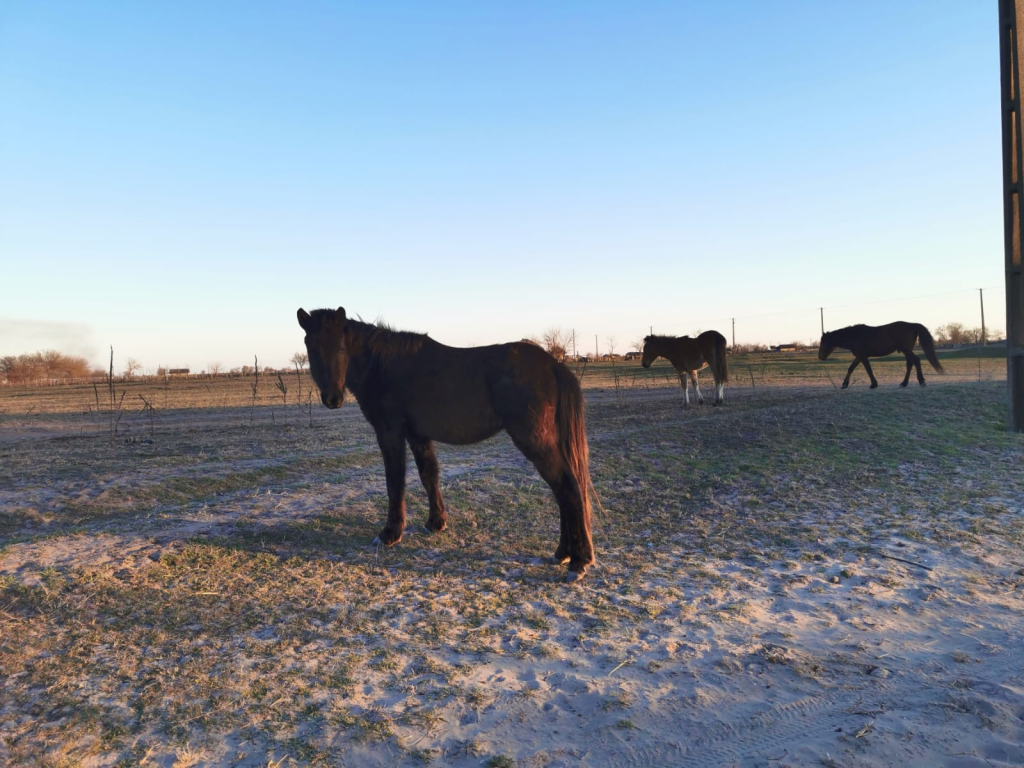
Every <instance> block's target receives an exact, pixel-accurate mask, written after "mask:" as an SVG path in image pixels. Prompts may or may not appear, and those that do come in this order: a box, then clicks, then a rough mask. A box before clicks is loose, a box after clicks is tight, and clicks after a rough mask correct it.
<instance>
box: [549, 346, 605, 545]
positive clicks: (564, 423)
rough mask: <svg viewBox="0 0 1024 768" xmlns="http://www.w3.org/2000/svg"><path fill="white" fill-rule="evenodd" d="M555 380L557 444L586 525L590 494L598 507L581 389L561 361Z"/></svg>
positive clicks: (599, 504) (598, 500)
mask: <svg viewBox="0 0 1024 768" xmlns="http://www.w3.org/2000/svg"><path fill="white" fill-rule="evenodd" d="M555 380H556V381H557V382H558V410H557V420H558V447H559V449H560V450H561V452H562V458H563V459H565V462H566V464H568V465H569V471H570V472H571V473H572V476H573V478H574V479H575V480H576V482H577V484H578V485H579V487H580V496H582V497H583V519H584V523H585V525H586V527H587V530H589V529H590V494H591V493H593V494H594V499H595V500H596V501H597V505H598V507H600V506H601V501H600V499H598V498H597V491H596V490H595V489H594V484H593V482H591V480H590V448H589V447H588V446H587V429H586V422H585V419H584V416H583V390H582V389H581V388H580V382H579V380H578V379H577V378H576V376H575V375H573V372H572V371H570V370H569V369H568V368H566V367H565V366H564V365H562V364H561V363H557V364H556V365H555Z"/></svg>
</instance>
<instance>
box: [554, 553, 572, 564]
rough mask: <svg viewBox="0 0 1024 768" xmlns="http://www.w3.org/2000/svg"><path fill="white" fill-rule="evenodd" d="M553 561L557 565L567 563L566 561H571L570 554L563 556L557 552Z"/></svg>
mask: <svg viewBox="0 0 1024 768" xmlns="http://www.w3.org/2000/svg"><path fill="white" fill-rule="evenodd" d="M551 562H552V563H554V564H555V565H565V564H566V563H568V562H569V556H568V555H565V556H564V557H563V556H559V555H558V554H557V553H556V554H555V556H554V557H552V558H551Z"/></svg>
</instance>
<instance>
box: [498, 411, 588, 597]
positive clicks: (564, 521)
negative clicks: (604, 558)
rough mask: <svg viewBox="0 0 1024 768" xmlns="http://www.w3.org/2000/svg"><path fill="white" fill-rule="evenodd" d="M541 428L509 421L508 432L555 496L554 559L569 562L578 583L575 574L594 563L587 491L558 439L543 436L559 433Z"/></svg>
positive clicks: (570, 570)
mask: <svg viewBox="0 0 1024 768" xmlns="http://www.w3.org/2000/svg"><path fill="white" fill-rule="evenodd" d="M542 426H543V425H540V424H536V425H529V424H520V423H518V422H517V423H511V424H510V423H508V422H506V424H505V430H506V431H507V432H508V434H509V436H510V437H511V438H512V442H513V443H515V445H516V447H517V448H518V449H519V450H520V451H522V452H523V455H524V456H526V458H527V459H529V460H530V462H531V463H532V464H533V466H535V467H536V468H537V472H538V473H540V476H541V477H542V478H544V482H546V483H547V484H548V486H549V487H550V488H551V491H552V493H554V494H555V501H557V502H558V511H559V518H560V529H559V536H558V549H556V550H555V560H556V561H557V562H559V563H564V562H565V561H566V559H568V560H569V575H570V581H572V580H575V579H574V578H573V576H574V575H575V578H580V577H582V576H583V574H584V573H586V570H587V566H588V565H590V564H592V563H593V562H594V544H593V541H592V539H591V535H590V519H589V515H588V514H587V511H586V505H585V504H584V497H583V494H584V493H586V489H585V488H580V485H579V483H578V482H577V481H576V478H575V477H573V474H572V472H571V471H570V469H569V465H568V464H567V463H566V461H565V459H564V458H563V457H562V452H561V451H560V450H559V448H558V444H557V443H556V442H555V440H557V438H554V439H552V438H550V437H547V438H545V437H542V435H557V434H558V430H557V429H553V430H547V429H542V428H541V427H542Z"/></svg>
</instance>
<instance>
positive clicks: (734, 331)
mask: <svg viewBox="0 0 1024 768" xmlns="http://www.w3.org/2000/svg"><path fill="white" fill-rule="evenodd" d="M732 348H733V349H736V318H735V317H734V318H733V319H732Z"/></svg>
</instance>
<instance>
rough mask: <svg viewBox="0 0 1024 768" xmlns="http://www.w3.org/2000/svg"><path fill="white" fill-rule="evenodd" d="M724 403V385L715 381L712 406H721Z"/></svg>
mask: <svg viewBox="0 0 1024 768" xmlns="http://www.w3.org/2000/svg"><path fill="white" fill-rule="evenodd" d="M724 402H725V384H723V383H722V382H721V381H719V380H718V379H715V401H714V403H713V404H714V405H721V404H722V403H724Z"/></svg>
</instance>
